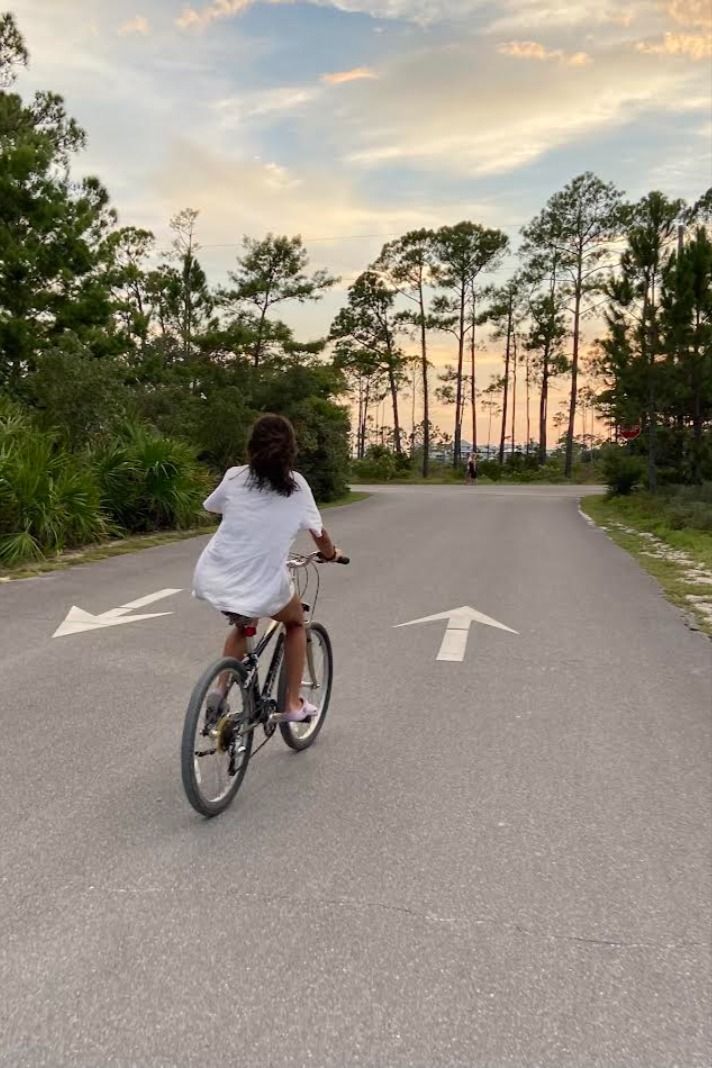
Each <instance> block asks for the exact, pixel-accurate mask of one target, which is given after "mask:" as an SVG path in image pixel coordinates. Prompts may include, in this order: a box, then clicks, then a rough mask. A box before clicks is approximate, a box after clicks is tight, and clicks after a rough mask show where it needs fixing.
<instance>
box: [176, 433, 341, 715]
mask: <svg viewBox="0 0 712 1068" xmlns="http://www.w3.org/2000/svg"><path fill="white" fill-rule="evenodd" d="M296 455H297V443H296V437H295V434H294V428H293V427H292V424H291V423H290V422H289V420H288V419H285V418H284V417H283V416H281V415H263V416H261V418H259V419H258V420H257V422H256V423H255V425H254V426H253V428H252V432H251V434H250V438H249V441H248V444H247V457H248V463H247V464H246V465H245V466H244V467H232V468H230V470H229V471H228V472H227V474H226V475H225V477H224V478H223V480H222V482H221V483H220V485H219V486H218V488H217V489H216V490H215V492H214V493H212V494H211V495H210V496H209V497H208V498H207V500H206V501H205V503H204V505H203V507H204V508H205V509H206V511H208V512H214V513H216V514H217V515H220V516H222V522H221V523H220V527H219V529H218V531H217V533H216V534H215V535H214V537H213V538H212V539H211V541H210V543H209V544H208V546H207V547H206V549H205V550H204V551H203V553H202V555H201V557H200V559H199V560H198V564H197V567H196V569H195V576H194V580H193V589H194V593H195V596H196V597H199V598H201V599H202V600H205V601H208V603H209V604H211V605H212V606H213V608H216V609H218V611H220V612H222V613H223V614H224V615H226V616H227V618H228V619H229V620H230V623H231V631H230V634H229V635H228V638H227V640H226V642H225V648H224V655H225V656H229V657H235V658H236V659H238V660H241V659H242V658H243V657H244V656H245V651H246V646H245V635H244V631H243V627H244V625H245V621H246V620H258V619H260V618H265V617H271V618H272V619H275V620H277V622H279V623H282V624H284V628H285V663H286V671H287V698H286V707H285V708H284V709H283V710H282V711H283V713H284V715H285V719H286V721H287V722H294V723H299V722H304V721H305V720H308V719H309V718H311V717H312V716H314V715H316V713H317V709H316V708H315V707H314V706H313V705H311V704H309V703H308V702H307V701H305V700H304V698H302V697H301V696H300V689H301V687H302V679H303V675H304V666H305V661H306V634H305V630H304V610H303V608H302V604H301V601H300V599H299V597H298V595H297V594H296V592H295V590H294V585H293V583H292V581H291V578H290V575H289V570H288V568H287V559H288V556H289V550H290V548H291V545H292V542H293V541H294V539H295V538H296V536H297V534H299V532H300V531H302V530H308V531H309V532H310V534H311V536H312V538H313V539H314V542H315V543H316V546H317V548H318V550H319V552H320V553H321V554H322V556H323V557H324V559H325V560H330V561H335V560H337V559H338V558H339V555H340V554H339V550H338V549H337V548H336V547H335V545H334V543H333V542H332V540H331V538H330V537H329V535H328V533H327V532H326V530H325V529H324V525H323V523H322V520H321V515H320V513H319V509H318V508H317V506H316V503H315V501H314V497H313V494H312V491H311V489H310V488H309V484H308V483H307V481H306V479H305V478H303V476H302V475H300V474H298V473H297V472H296V471H295V470H294V462H295V459H296ZM224 698H225V694H224V693H221V692H220V691H219V690H215V691H214V692H213V693H212V694H211V695H210V697H209V699H208V701H209V704H210V703H212V704H213V705H214V706H215V710H214V711H215V713H218V712H219V709H220V706H221V704H222V702H223V701H224Z"/></svg>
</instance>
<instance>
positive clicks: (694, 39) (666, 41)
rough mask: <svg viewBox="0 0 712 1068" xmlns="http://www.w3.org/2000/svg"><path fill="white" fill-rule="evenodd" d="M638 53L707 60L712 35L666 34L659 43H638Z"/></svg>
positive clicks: (710, 52) (711, 47)
mask: <svg viewBox="0 0 712 1068" xmlns="http://www.w3.org/2000/svg"><path fill="white" fill-rule="evenodd" d="M635 47H636V49H637V51H638V52H643V53H645V54H646V55H649V56H687V57H688V58H689V59H694V60H699V59H709V58H710V56H712V35H710V34H695V33H666V34H665V36H664V37H663V39H662V40H661V41H638V43H637V44H636V46H635Z"/></svg>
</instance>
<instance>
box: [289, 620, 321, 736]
mask: <svg viewBox="0 0 712 1068" xmlns="http://www.w3.org/2000/svg"><path fill="white" fill-rule="evenodd" d="M333 678H334V653H333V651H332V648H331V639H330V638H329V635H328V633H327V631H326V628H325V627H323V626H322V625H321V623H311V624H310V625H309V627H308V628H307V662H306V665H305V669H304V679H303V681H302V688H301V696H302V697H303V698H304V699H305V701H308V702H309V703H310V704H312V705H316V707H317V710H318V711H317V714H316V716H315V717H314V719H311V720H307V721H306V722H305V723H280V725H279V729H280V731H281V733H282V738H283V739H284V741H285V742H286V743H287V745H288V746H289V748H290V749H295V750H297V752H301V751H302V750H303V749H308V748H309V746H310V745H313V744H314V742H315V741H316V739H317V737H318V735H319V732H320V731H321V729H322V727H323V726H324V720H325V719H326V713H327V710H328V708H329V701H330V699H331V685H332V682H333ZM286 697H287V670H286V664H285V663H284V662H283V663H282V671H281V674H280V677H279V707H280V709H281V708H284V707H285V703H286Z"/></svg>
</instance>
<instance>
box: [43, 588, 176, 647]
mask: <svg viewBox="0 0 712 1068" xmlns="http://www.w3.org/2000/svg"><path fill="white" fill-rule="evenodd" d="M180 592H181V591H180V590H173V589H170V590H159V591H158V593H151V594H149V595H148V596H147V597H140V598H139V599H138V600H136V601H129V603H128V604H125V605H122V606H121V608H110V609H109V610H108V611H107V612H102V613H101V614H100V615H97V616H94V615H92V614H91V612H85V611H84V609H83V608H77V606H76V605H73V606H72V607H71V608H70V609H69V612H68V613H67V618H66V619H65V620H64V622H63V623H60V625H59V626H58V627H57V629H56V631H55V632H54V634H53V635H52V637H53V638H64V637H67V635H69V634H81V633H82V632H83V631H88V630H101V629H102V628H103V627H120V626H121V625H122V624H123V623H140V622H141V620H144V619H159V618H160V617H161V616H170V615H172V613H171V612H151V613H149V614H148V615H141V616H131V615H129V614H128V613H129V612H131V610H132V609H134V608H144V607H145V606H147V605H149V604H154V603H155V602H156V601H162V600H163V598H164V597H172V596H173V595H174V594H176V593H180Z"/></svg>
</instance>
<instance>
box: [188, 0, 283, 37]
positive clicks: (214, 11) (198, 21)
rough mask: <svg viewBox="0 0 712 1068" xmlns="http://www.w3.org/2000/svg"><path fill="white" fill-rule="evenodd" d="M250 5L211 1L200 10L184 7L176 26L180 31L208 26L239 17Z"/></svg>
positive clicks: (248, 2)
mask: <svg viewBox="0 0 712 1068" xmlns="http://www.w3.org/2000/svg"><path fill="white" fill-rule="evenodd" d="M267 2H268V3H280V2H281V0H267ZM252 4H253V0H212V3H209V4H206V5H205V6H204V7H202V8H200V9H196V8H194V7H185V8H184V9H183V12H182V14H181V15H179V16H178V18H177V19H176V25H177V26H179V27H180V28H181V29H182V30H187V29H194V28H200V27H201V26H208V25H209V24H210V23H211V22H215V21H216V20H218V19H229V18H231V17H232V16H233V15H239V14H240V13H241V12H242V11H245V10H246V9H247V8H248V7H251V6H252Z"/></svg>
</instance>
